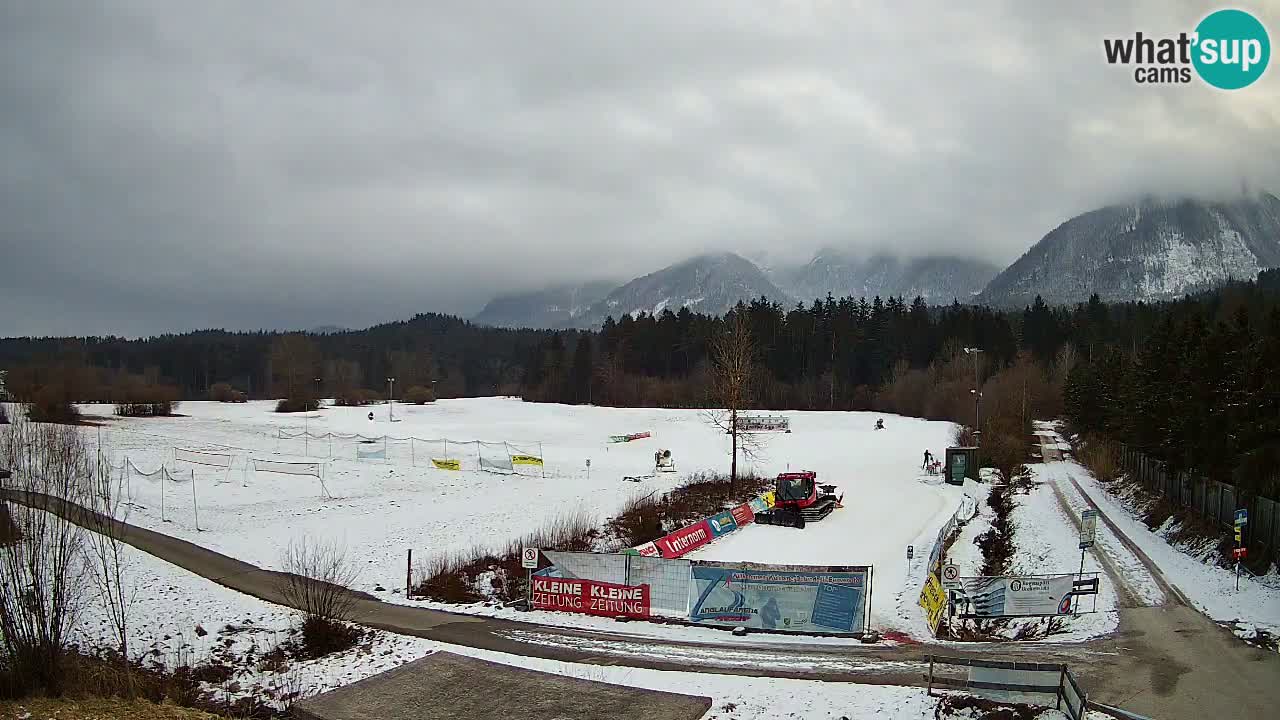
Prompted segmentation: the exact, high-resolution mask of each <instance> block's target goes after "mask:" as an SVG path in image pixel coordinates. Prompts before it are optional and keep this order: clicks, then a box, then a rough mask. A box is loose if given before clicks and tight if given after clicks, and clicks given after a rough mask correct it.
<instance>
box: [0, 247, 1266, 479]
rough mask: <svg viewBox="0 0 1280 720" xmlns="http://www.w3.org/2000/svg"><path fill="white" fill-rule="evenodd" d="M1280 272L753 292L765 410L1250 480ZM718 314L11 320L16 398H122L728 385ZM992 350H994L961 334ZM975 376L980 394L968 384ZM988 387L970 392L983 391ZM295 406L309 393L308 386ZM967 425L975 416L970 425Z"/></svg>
mask: <svg viewBox="0 0 1280 720" xmlns="http://www.w3.org/2000/svg"><path fill="white" fill-rule="evenodd" d="M1278 308H1280V271H1276V270H1272V271H1266V272H1263V273H1262V274H1261V275H1260V276H1259V278H1258V280H1257V281H1256V282H1238V283H1233V284H1230V285H1227V286H1224V287H1222V288H1219V289H1217V290H1214V291H1211V292H1206V293H1202V294H1198V295H1195V296H1189V297H1187V298H1184V299H1182V300H1180V301H1177V302H1168V303H1155V304H1147V303H1124V304H1105V303H1102V302H1100V301H1099V300H1098V299H1097V298H1096V297H1095V298H1092V299H1091V300H1090V301H1089V302H1087V303H1081V304H1079V305H1076V306H1074V307H1050V306H1048V305H1046V304H1045V303H1043V302H1041V301H1040V300H1039V299H1037V301H1036V302H1035V303H1034V304H1033V305H1031V306H1029V307H1026V308H1024V309H1023V310H1021V311H1004V310H996V309H992V308H986V307H976V306H969V305H961V304H959V303H952V304H950V305H945V306H940V307H929V306H927V305H926V304H925V303H924V301H923V300H921V299H919V298H917V299H915V300H914V301H911V302H906V301H904V299H902V298H889V299H887V300H883V299H880V298H874V299H871V300H866V299H852V298H833V297H830V296H828V297H827V298H825V299H822V300H817V301H814V302H813V303H812V304H810V305H808V306H796V307H791V308H784V307H782V306H780V305H778V304H776V303H771V302H768V301H767V300H763V299H760V300H755V301H752V302H750V303H745V304H740V305H739V306H738V308H737V309H736V310H735V311H734V312H735V313H741V314H742V315H743V316H744V317H745V319H746V326H747V328H748V329H749V335H750V340H751V345H752V347H751V350H752V356H753V357H754V358H755V371H754V375H753V378H752V382H751V392H750V395H749V397H750V404H751V405H752V406H753V407H755V408H760V409H803V410H875V411H880V412H885V413H899V414H904V415H912V416H919V417H926V418H931V419H946V420H952V421H955V422H957V423H960V424H962V425H965V426H967V427H966V431H965V432H966V433H968V432H971V431H972V429H973V427H974V425H975V417H976V418H977V420H976V424H977V427H978V429H979V430H980V431H981V432H982V433H983V435H982V438H983V443H982V444H983V446H984V448H985V449H986V452H989V453H990V454H991V457H993V458H994V459H995V461H996V463H997V465H998V466H1000V465H1003V466H1006V467H1010V466H1012V465H1013V464H1015V463H1017V462H1020V459H1021V458H1022V457H1024V456H1025V452H1026V446H1027V444H1028V442H1029V441H1028V437H1027V436H1028V434H1029V432H1030V423H1031V421H1032V420H1033V419H1036V418H1045V417H1057V416H1065V417H1066V418H1068V419H1069V420H1070V421H1071V422H1072V424H1073V426H1074V428H1075V429H1077V430H1079V431H1080V432H1082V433H1089V434H1092V435H1095V436H1097V437H1100V438H1105V439H1108V440H1112V441H1118V442H1125V443H1128V444H1130V445H1131V446H1133V447H1136V448H1138V449H1140V450H1142V451H1143V452H1146V453H1147V454H1149V455H1151V456H1153V457H1156V458H1158V459H1161V460H1164V461H1166V462H1168V463H1169V464H1170V465H1171V466H1172V467H1174V468H1176V469H1186V470H1194V471H1197V472H1199V473H1201V474H1204V475H1208V476H1210V477H1213V478H1216V479H1221V480H1224V481H1234V482H1235V483H1236V484H1241V485H1243V486H1244V487H1252V488H1253V489H1255V491H1256V490H1263V489H1267V488H1266V487H1265V484H1266V482H1267V478H1269V477H1273V476H1274V474H1275V473H1274V470H1273V468H1275V467H1277V462H1278V461H1280V372H1277V370H1278V369H1280V361H1278V360H1277V359H1278V358H1280V309H1278ZM725 326H726V319H725V318H717V317H709V316H705V315H699V314H696V313H692V312H689V311H688V310H687V309H682V310H680V311H679V312H671V311H669V310H664V311H663V312H661V313H659V314H657V315H649V314H641V315H639V316H636V317H632V316H624V317H622V318H621V319H617V320H615V319H612V318H611V319H609V320H607V321H606V322H605V323H604V325H603V326H602V327H601V328H600V329H599V330H598V331H576V330H573V331H551V330H527V329H526V330H506V329H496V328H487V327H480V326H476V325H473V324H471V323H468V322H466V321H463V320H460V319H457V318H453V317H449V316H443V315H435V314H424V315H418V316H416V317H414V318H412V319H410V320H407V321H403V322H393V323H387V324H383V325H377V326H374V327H371V328H368V329H365V330H358V331H347V332H337V333H326V334H305V333H273V332H249V333H246V332H225V331H219V330H204V331H197V332H191V333H186V334H180V335H162V336H156V337H151V338H146V339H139V340H130V339H123V338H114V337H93V338H10V339H4V340H0V368H4V369H6V370H7V371H8V381H7V386H8V390H9V392H10V394H11V395H12V396H13V397H14V398H16V399H20V400H28V401H32V400H36V399H37V398H40V397H43V398H45V399H49V398H53V399H55V400H66V401H73V402H74V401H101V402H114V403H121V402H128V401H130V397H131V396H132V395H134V394H139V393H143V392H144V389H147V388H150V389H152V390H151V392H153V393H154V392H155V390H154V389H155V388H163V389H164V393H161V394H165V395H166V396H167V397H170V398H171V399H174V400H183V399H206V398H209V397H211V393H212V395H213V396H214V397H215V398H216V399H227V398H226V394H227V393H228V392H231V393H235V394H236V395H238V396H240V397H250V398H280V397H289V398H296V397H304V396H305V397H308V398H314V397H331V398H336V399H337V400H338V402H340V403H342V404H362V403H365V402H376V401H379V400H381V399H383V398H385V396H386V394H387V392H388V390H389V388H388V383H387V382H386V379H387V378H388V377H395V378H396V385H395V388H396V389H395V397H396V398H397V399H400V400H403V399H404V398H405V394H406V393H408V392H409V391H410V390H411V389H412V390H413V391H414V396H415V397H414V399H415V400H417V401H426V400H430V399H432V398H434V397H461V396H475V395H493V394H501V395H521V396H523V397H524V398H525V399H526V400H528V401H534V402H559V403H569V404H583V403H592V404H597V405H616V406H661V407H706V406H709V405H714V404H715V399H714V397H713V396H712V394H711V393H710V392H709V388H710V387H711V386H712V384H713V383H712V382H711V377H710V375H709V374H710V372H711V365H712V364H711V362H710V353H711V348H712V345H713V341H714V339H715V338H716V337H717V335H718V334H721V333H723V332H725ZM966 348H968V349H971V350H972V349H975V348H976V349H980V350H981V352H976V353H975V352H966ZM975 379H976V382H977V385H978V387H979V388H980V392H981V396H980V397H977V398H975V394H974V393H973V392H972V391H973V389H974V387H975ZM975 400H976V402H975ZM301 407H306V404H305V403H303V404H302V405H301ZM961 439H962V440H964V439H972V436H971V435H968V436H967V437H962V438H961Z"/></svg>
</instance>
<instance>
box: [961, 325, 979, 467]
mask: <svg viewBox="0 0 1280 720" xmlns="http://www.w3.org/2000/svg"><path fill="white" fill-rule="evenodd" d="M964 353H965V354H966V355H969V356H971V357H972V358H973V389H972V390H970V391H969V392H971V393H973V432H974V438H975V444H976V445H979V446H981V442H979V441H978V438H979V437H980V436H981V434H982V431H981V430H979V428H980V427H982V426H981V424H980V423H979V420H978V406H979V404H980V403H981V402H982V389H981V387H980V386H979V385H978V355H979V354H981V353H982V348H976V347H967V348H965V349H964Z"/></svg>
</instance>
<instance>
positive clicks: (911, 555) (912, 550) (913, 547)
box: [907, 545, 916, 574]
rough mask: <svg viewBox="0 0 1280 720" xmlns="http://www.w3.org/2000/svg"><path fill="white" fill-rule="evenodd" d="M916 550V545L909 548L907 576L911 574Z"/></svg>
mask: <svg viewBox="0 0 1280 720" xmlns="http://www.w3.org/2000/svg"><path fill="white" fill-rule="evenodd" d="M915 554H916V548H915V546H914V545H908V546H907V574H911V558H913V557H915Z"/></svg>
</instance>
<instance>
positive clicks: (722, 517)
mask: <svg viewBox="0 0 1280 720" xmlns="http://www.w3.org/2000/svg"><path fill="white" fill-rule="evenodd" d="M707 524H708V525H710V526H711V534H712V535H713V536H715V537H720V536H722V535H727V534H728V533H731V532H733V531H734V530H737V529H738V524H737V523H736V522H734V519H733V514H732V513H730V512H729V511H728V510H725V511H723V512H719V513H716V514H715V515H712V516H711V517H709V518H707Z"/></svg>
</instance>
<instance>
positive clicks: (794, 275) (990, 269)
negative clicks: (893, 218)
mask: <svg viewBox="0 0 1280 720" xmlns="http://www.w3.org/2000/svg"><path fill="white" fill-rule="evenodd" d="M998 271H999V268H998V267H996V266H995V265H992V264H990V263H985V262H982V261H980V260H970V259H967V258H958V257H946V256H931V257H923V258H915V259H912V260H900V259H898V258H896V257H893V256H891V255H886V254H878V255H873V256H871V257H870V258H867V259H860V258H858V257H856V256H854V255H853V254H851V253H848V252H844V251H841V250H834V249H829V248H828V249H824V250H822V251H820V252H819V253H818V254H817V255H815V256H814V258H813V259H812V260H810V261H809V262H808V263H807V264H805V265H803V266H801V267H799V268H793V269H791V270H785V271H779V272H778V273H777V275H776V277H777V278H778V282H779V284H781V285H782V287H784V288H786V289H787V291H788V292H790V293H791V295H792V296H794V297H796V298H800V299H801V300H803V301H805V302H809V301H811V300H813V299H815V298H823V297H826V296H827V294H828V293H830V294H831V295H833V296H835V297H844V296H846V295H852V296H853V297H867V298H870V297H875V296H876V295H879V296H880V297H882V298H884V297H890V296H893V295H900V296H902V297H904V298H906V299H907V300H911V299H912V298H914V297H916V296H917V295H918V296H920V297H923V298H924V299H925V300H926V301H928V302H930V303H933V304H942V303H949V302H951V301H952V300H955V299H959V300H960V301H961V302H968V301H970V300H972V299H973V296H974V295H977V294H978V292H980V291H981V290H982V288H983V287H985V286H986V284H987V282H989V281H990V280H991V278H992V277H994V276H995V274H996V273H997V272H998Z"/></svg>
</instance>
